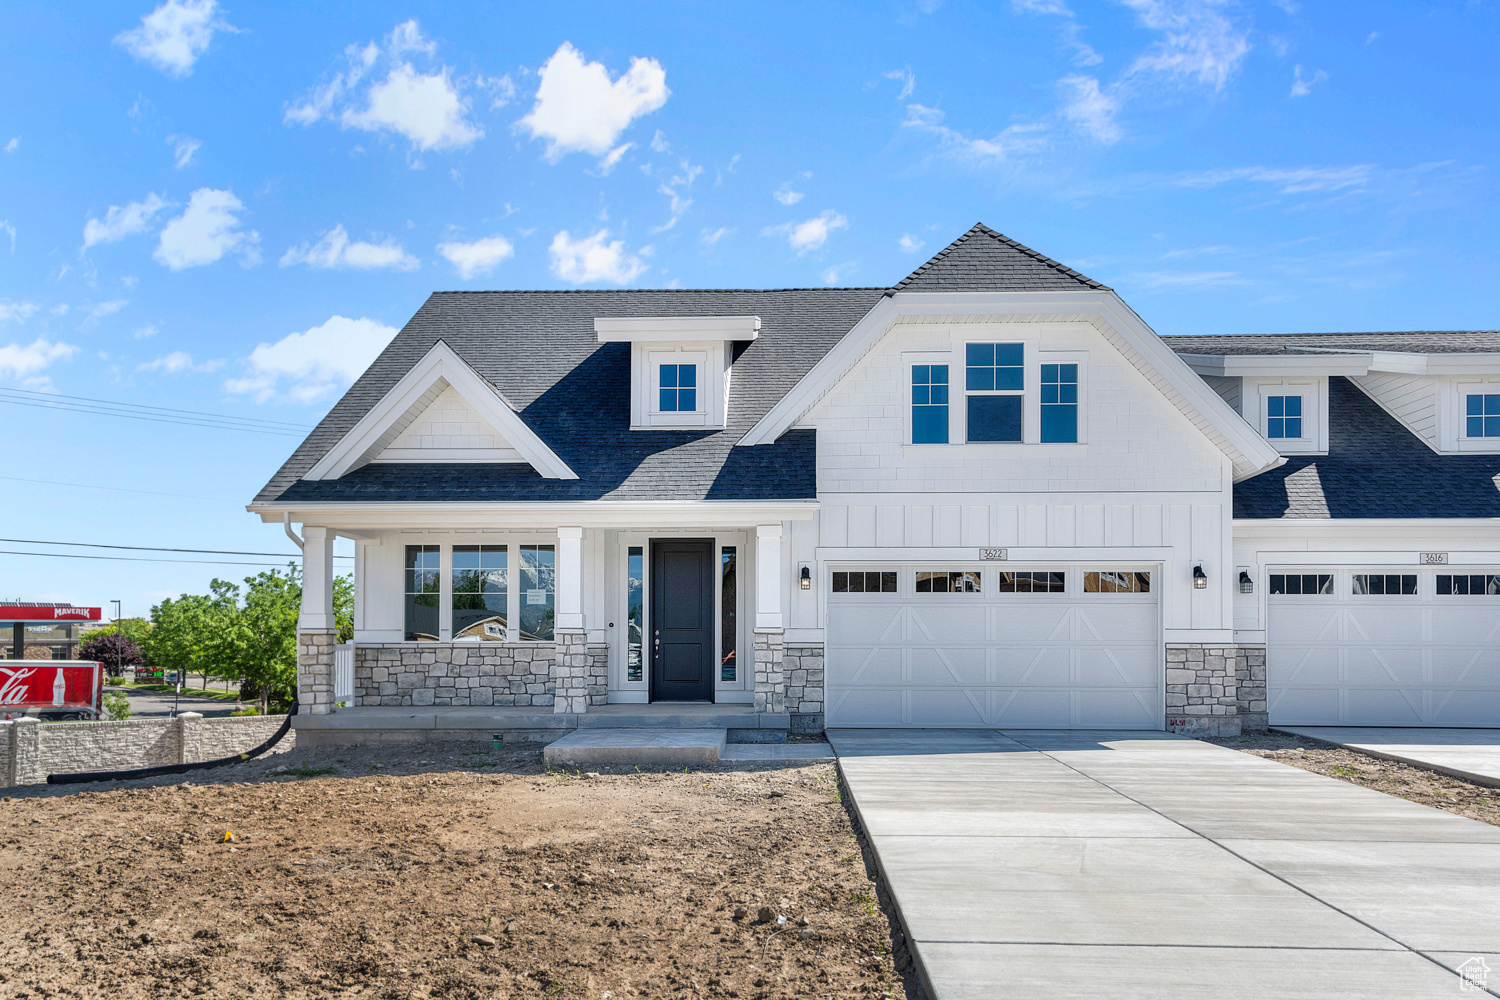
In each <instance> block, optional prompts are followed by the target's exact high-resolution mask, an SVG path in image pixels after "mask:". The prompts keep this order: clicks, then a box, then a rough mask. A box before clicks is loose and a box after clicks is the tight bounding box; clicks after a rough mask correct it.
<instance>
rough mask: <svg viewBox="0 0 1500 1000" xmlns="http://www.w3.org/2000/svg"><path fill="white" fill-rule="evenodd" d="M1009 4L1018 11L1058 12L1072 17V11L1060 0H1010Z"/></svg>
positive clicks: (1030, 12) (1029, 12) (1035, 12)
mask: <svg viewBox="0 0 1500 1000" xmlns="http://www.w3.org/2000/svg"><path fill="white" fill-rule="evenodd" d="M1010 5H1011V6H1012V7H1014V8H1015V9H1016V10H1018V11H1025V12H1027V13H1028V14H1060V15H1062V16H1063V17H1072V16H1073V12H1072V11H1071V10H1069V9H1068V5H1067V4H1065V3H1063V2H1062V0H1010Z"/></svg>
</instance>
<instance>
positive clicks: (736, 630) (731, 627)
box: [719, 545, 740, 681]
mask: <svg viewBox="0 0 1500 1000" xmlns="http://www.w3.org/2000/svg"><path fill="white" fill-rule="evenodd" d="M737 552H738V550H737V549H736V548H735V546H733V545H726V546H724V548H723V549H721V550H720V552H719V680H721V681H732V680H734V679H735V675H736V673H737V672H738V671H737V668H738V666H739V661H738V660H737V659H736V658H735V654H736V653H737V652H738V651H739V634H740V619H739V616H738V615H737V614H735V611H736V610H737V609H738V608H739V603H740V601H739V572H738V570H739V567H738V565H737V563H738V559H736V558H735V557H736V554H737Z"/></svg>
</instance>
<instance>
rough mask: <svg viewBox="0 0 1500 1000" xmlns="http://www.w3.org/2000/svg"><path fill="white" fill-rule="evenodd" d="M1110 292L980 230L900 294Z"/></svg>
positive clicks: (922, 270) (906, 281)
mask: <svg viewBox="0 0 1500 1000" xmlns="http://www.w3.org/2000/svg"><path fill="white" fill-rule="evenodd" d="M1104 287H1105V286H1104V285H1101V284H1099V282H1097V281H1095V280H1093V279H1092V278H1086V277H1084V276H1083V275H1081V274H1079V273H1078V272H1077V271H1075V270H1073V269H1072V268H1070V267H1065V266H1063V265H1062V264H1059V263H1058V262H1057V261H1055V260H1053V259H1051V258H1050V257H1044V256H1042V255H1041V254H1039V253H1037V252H1036V251H1035V250H1033V249H1031V248H1030V247H1028V246H1022V245H1021V244H1020V243H1017V242H1016V241H1015V240H1013V239H1011V238H1009V237H1008V236H1002V235H1001V234H1000V233H997V232H995V231H994V230H993V229H991V228H989V227H988V226H985V225H982V224H976V225H975V226H974V228H973V229H970V230H969V231H968V232H967V233H964V234H963V235H962V236H960V237H959V238H958V239H956V240H954V241H953V242H952V243H950V244H948V246H946V247H944V248H943V249H942V250H940V251H938V253H937V255H936V256H934V257H933V258H932V259H931V260H929V261H928V262H927V263H925V264H923V265H922V266H921V267H919V268H917V269H916V270H915V271H913V272H912V273H911V274H909V275H907V276H906V277H905V278H903V279H902V281H901V283H900V284H898V285H897V286H896V287H895V289H894V291H897V292H1017V291H1025V292H1037V291H1052V290H1057V289H1064V290H1067V291H1077V290H1078V289H1080V288H1090V289H1103V288H1104Z"/></svg>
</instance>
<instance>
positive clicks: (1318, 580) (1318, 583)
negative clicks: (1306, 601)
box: [1271, 573, 1333, 595]
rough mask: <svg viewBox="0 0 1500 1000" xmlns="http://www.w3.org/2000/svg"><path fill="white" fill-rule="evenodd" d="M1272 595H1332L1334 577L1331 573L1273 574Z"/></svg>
mask: <svg viewBox="0 0 1500 1000" xmlns="http://www.w3.org/2000/svg"><path fill="white" fill-rule="evenodd" d="M1271 593H1273V594H1286V595H1296V594H1301V595H1312V594H1332V593H1333V576H1332V574H1329V573H1295V574H1294V573H1285V574H1283V573H1272V574H1271Z"/></svg>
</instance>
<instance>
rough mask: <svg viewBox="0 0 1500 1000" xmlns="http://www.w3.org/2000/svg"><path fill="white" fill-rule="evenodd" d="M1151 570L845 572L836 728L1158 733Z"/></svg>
mask: <svg viewBox="0 0 1500 1000" xmlns="http://www.w3.org/2000/svg"><path fill="white" fill-rule="evenodd" d="M1154 577H1155V574H1154V573H1153V572H1151V571H1149V570H1144V569H1143V570H1120V569H1102V570H1101V569H1100V568H1099V567H1088V566H1067V567H1061V566H1055V567H1048V568H1045V569H1042V568H1039V569H1035V570H1030V569H1010V568H1007V569H1005V570H996V569H993V568H991V567H975V568H962V567H948V566H907V567H902V568H901V569H899V570H890V569H886V570H860V569H852V568H851V569H836V570H835V571H834V572H833V574H832V584H833V590H834V592H833V593H831V594H830V595H829V602H828V632H827V652H826V667H827V673H826V683H827V698H828V702H827V724H828V725H829V726H832V727H860V726H871V727H884V726H909V727H928V728H939V727H974V728H991V727H994V728H1010V729H1028V728H1029V729H1067V728H1095V729H1097V728H1110V729H1160V728H1161V726H1162V719H1163V710H1162V676H1163V674H1162V670H1161V658H1162V648H1161V625H1160V614H1159V612H1158V602H1157V594H1156V593H1155V589H1156V588H1154V587H1152V583H1153V582H1154Z"/></svg>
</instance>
